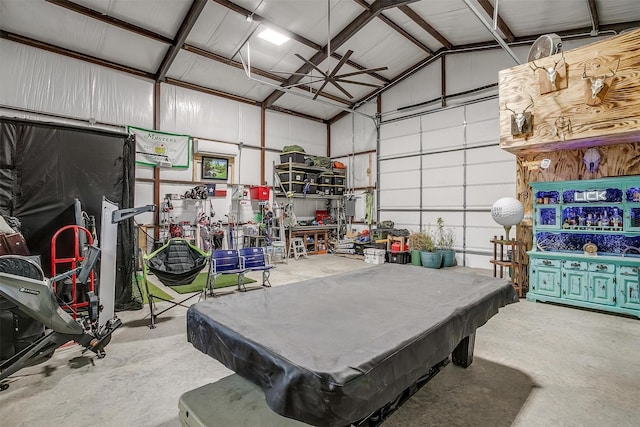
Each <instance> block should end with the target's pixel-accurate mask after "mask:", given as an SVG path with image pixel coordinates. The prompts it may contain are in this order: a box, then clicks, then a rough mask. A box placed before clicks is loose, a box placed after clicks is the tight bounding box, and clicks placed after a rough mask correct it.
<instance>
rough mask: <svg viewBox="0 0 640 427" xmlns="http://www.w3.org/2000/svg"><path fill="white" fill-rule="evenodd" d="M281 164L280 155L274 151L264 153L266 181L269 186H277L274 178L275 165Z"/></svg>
mask: <svg viewBox="0 0 640 427" xmlns="http://www.w3.org/2000/svg"><path fill="white" fill-rule="evenodd" d="M274 163H275V164H279V163H280V154H279V153H277V152H274V151H265V153H264V179H266V180H267V184H269V185H275V183H274V178H273V165H274Z"/></svg>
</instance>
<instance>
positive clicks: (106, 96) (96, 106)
mask: <svg viewBox="0 0 640 427" xmlns="http://www.w3.org/2000/svg"><path fill="white" fill-rule="evenodd" d="M0 51H1V52H2V60H0V104H4V105H7V106H11V107H16V108H19V109H26V110H32V111H39V112H43V113H51V114H58V115H63V116H68V117H70V118H77V119H81V120H89V119H90V118H92V119H95V120H96V121H98V122H104V123H109V124H116V125H122V126H126V125H135V126H142V127H150V126H153V83H152V82H151V81H149V80H145V79H142V78H139V77H134V76H131V75H128V74H124V73H121V72H119V71H115V70H111V69H108V68H105V67H100V66H98V65H94V64H90V63H87V62H82V61H78V60H75V59H72V58H68V57H65V56H61V55H56V54H54V53H51V52H47V51H44V50H40V49H35V48H32V47H29V46H25V45H21V44H17V43H13V42H10V41H7V40H0Z"/></svg>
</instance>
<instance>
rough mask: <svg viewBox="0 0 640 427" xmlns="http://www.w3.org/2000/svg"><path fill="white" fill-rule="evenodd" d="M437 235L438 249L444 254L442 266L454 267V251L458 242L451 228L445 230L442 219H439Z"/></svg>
mask: <svg viewBox="0 0 640 427" xmlns="http://www.w3.org/2000/svg"><path fill="white" fill-rule="evenodd" d="M435 234H436V248H437V250H438V251H440V252H441V253H442V266H443V267H451V266H453V265H454V264H455V262H456V251H455V250H454V249H453V245H454V243H455V242H456V235H455V233H454V232H453V230H452V229H451V228H449V227H447V228H445V226H444V220H443V219H442V217H438V220H437V222H436V233H435Z"/></svg>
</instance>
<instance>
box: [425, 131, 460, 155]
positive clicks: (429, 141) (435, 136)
mask: <svg viewBox="0 0 640 427" xmlns="http://www.w3.org/2000/svg"><path fill="white" fill-rule="evenodd" d="M463 140H464V126H462V125H461V124H460V125H458V126H456V127H452V128H443V129H436V130H432V131H426V132H423V133H422V149H423V150H424V151H425V152H429V151H439V150H443V149H447V148H456V147H462V145H463V144H462V141H463Z"/></svg>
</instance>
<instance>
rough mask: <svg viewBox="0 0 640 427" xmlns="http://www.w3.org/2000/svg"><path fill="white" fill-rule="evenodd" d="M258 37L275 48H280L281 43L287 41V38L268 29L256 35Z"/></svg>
mask: <svg viewBox="0 0 640 427" xmlns="http://www.w3.org/2000/svg"><path fill="white" fill-rule="evenodd" d="M258 37H260V38H261V39H264V40H266V41H268V42H271V43H273V44H275V45H277V46H280V45H281V44H282V43H284V42H286V41H287V40H289V37H287V36H285V35H283V34H280V33H277V32H275V31H273V30H271V29H269V28H267V29H265V30H264V31H263V32H261V33H260V34H258Z"/></svg>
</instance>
